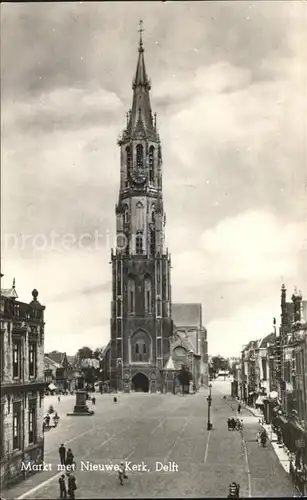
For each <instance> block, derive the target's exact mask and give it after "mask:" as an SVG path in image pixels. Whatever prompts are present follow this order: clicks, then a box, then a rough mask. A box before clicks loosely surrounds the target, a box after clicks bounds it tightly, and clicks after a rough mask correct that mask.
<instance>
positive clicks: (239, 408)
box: [238, 403, 242, 415]
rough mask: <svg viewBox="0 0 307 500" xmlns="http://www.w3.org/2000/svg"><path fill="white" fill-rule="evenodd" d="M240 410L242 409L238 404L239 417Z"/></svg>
mask: <svg viewBox="0 0 307 500" xmlns="http://www.w3.org/2000/svg"><path fill="white" fill-rule="evenodd" d="M241 408H242V407H241V404H240V403H239V404H238V413H239V415H240V413H241Z"/></svg>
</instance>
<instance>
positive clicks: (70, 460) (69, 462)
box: [66, 448, 74, 465]
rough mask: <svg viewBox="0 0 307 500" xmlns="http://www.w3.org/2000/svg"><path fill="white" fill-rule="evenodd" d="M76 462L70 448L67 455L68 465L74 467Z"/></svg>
mask: <svg viewBox="0 0 307 500" xmlns="http://www.w3.org/2000/svg"><path fill="white" fill-rule="evenodd" d="M73 461H74V455H73V452H72V451H71V449H70V448H68V451H67V455H66V465H72V464H73Z"/></svg>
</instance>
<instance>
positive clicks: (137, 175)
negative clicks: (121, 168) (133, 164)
mask: <svg viewBox="0 0 307 500" xmlns="http://www.w3.org/2000/svg"><path fill="white" fill-rule="evenodd" d="M131 180H132V182H133V184H136V185H137V186H140V185H142V184H144V183H145V182H146V174H145V172H133V173H132V175H131Z"/></svg>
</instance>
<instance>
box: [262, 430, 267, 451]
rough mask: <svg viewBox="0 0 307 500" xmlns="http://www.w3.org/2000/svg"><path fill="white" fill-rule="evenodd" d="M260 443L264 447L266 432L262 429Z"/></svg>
mask: <svg viewBox="0 0 307 500" xmlns="http://www.w3.org/2000/svg"><path fill="white" fill-rule="evenodd" d="M261 444H262V447H263V448H265V445H266V433H265V431H262V433H261Z"/></svg>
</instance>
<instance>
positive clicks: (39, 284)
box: [1, 248, 111, 354]
mask: <svg viewBox="0 0 307 500" xmlns="http://www.w3.org/2000/svg"><path fill="white" fill-rule="evenodd" d="M109 256H110V254H109V248H101V249H100V250H99V251H96V252H91V251H86V250H83V251H80V250H77V249H71V250H70V251H67V252H66V253H65V252H61V253H59V252H48V251H46V252H44V253H41V254H40V253H39V252H38V253H37V254H36V255H35V256H34V258H32V259H14V256H12V258H8V257H7V258H6V259H5V260H4V262H3V264H4V265H3V264H2V265H1V268H2V272H4V273H5V276H4V279H5V283H6V286H9V283H8V280H9V277H14V276H15V277H16V290H17V293H18V295H19V299H20V300H22V301H24V302H30V301H31V300H32V297H31V291H32V290H33V288H36V289H37V290H38V291H39V297H38V298H39V300H40V302H41V303H42V304H44V305H45V306H46V313H45V320H46V330H45V331H46V334H45V339H46V340H45V349H46V351H50V350H53V349H58V350H65V351H67V352H68V353H70V354H74V353H75V352H76V351H77V350H78V348H79V347H80V346H81V345H85V344H86V345H88V346H90V347H97V346H100V345H105V344H106V343H107V342H108V339H109V325H110V320H109V315H110V291H111V285H109V284H108V283H109V281H110V278H111V268H110V266H108V264H107V263H108V262H109ZM101 262H103V263H104V264H105V265H101ZM100 287H101V290H99V288H100ZM95 289H96V290H97V291H96V293H95ZM91 290H92V291H93V293H91Z"/></svg>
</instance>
